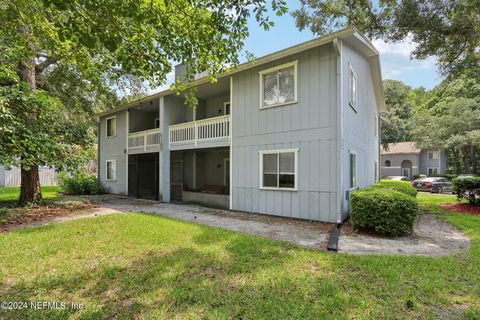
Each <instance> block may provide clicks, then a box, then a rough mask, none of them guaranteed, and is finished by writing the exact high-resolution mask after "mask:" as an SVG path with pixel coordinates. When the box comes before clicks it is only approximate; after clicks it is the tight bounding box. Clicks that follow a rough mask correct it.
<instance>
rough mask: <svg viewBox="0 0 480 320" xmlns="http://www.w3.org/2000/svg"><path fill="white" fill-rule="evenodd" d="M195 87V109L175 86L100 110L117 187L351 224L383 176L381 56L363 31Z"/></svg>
mask: <svg viewBox="0 0 480 320" xmlns="http://www.w3.org/2000/svg"><path fill="white" fill-rule="evenodd" d="M182 69H183V68H182V66H178V67H177V68H176V72H182ZM193 86H195V87H196V88H197V98H198V101H199V104H198V107H196V108H192V107H190V106H187V105H185V103H184V98H183V97H182V96H178V95H176V94H175V93H173V92H171V91H170V90H166V91H163V92H160V93H157V94H154V95H151V96H149V97H146V98H143V99H141V100H138V101H135V102H132V103H129V104H128V105H125V106H122V107H119V108H116V109H113V110H109V111H106V112H103V113H101V114H99V115H98V116H99V118H100V125H99V157H98V161H99V165H98V168H99V170H98V175H99V179H100V180H101V182H102V184H103V185H104V186H105V187H106V188H107V190H108V191H109V192H112V193H119V194H126V195H127V194H128V195H130V196H134V197H141V198H150V199H157V200H160V201H163V202H170V201H180V202H182V201H183V202H196V203H200V204H204V205H206V206H213V207H219V208H225V209H231V210H239V211H245V212H254V213H261V214H269V215H278V216H286V217H294V218H301V219H309V220H317V221H328V222H341V221H343V220H344V219H345V218H346V217H347V215H348V199H349V195H350V192H351V191H352V190H354V189H355V188H358V187H367V186H369V185H371V184H373V183H374V182H375V181H376V180H377V179H378V177H379V162H378V161H379V157H380V155H379V152H380V148H379V132H378V130H379V125H378V121H379V112H382V111H384V110H385V105H384V97H383V88H382V78H381V70H380V62H379V56H378V52H377V50H376V49H375V48H374V47H373V45H372V44H371V43H370V42H369V41H368V40H367V39H366V38H365V37H364V36H362V35H361V34H359V33H358V31H356V30H355V29H354V28H349V29H345V30H342V31H338V32H335V33H332V34H330V35H328V36H325V37H321V38H317V39H314V40H311V41H308V42H305V43H302V44H299V45H296V46H293V47H290V48H287V49H285V50H282V51H279V52H275V53H272V54H269V55H266V56H264V57H261V58H258V59H256V60H255V62H254V63H251V62H249V63H244V64H241V65H239V66H238V67H237V68H236V69H235V70H233V71H232V72H230V73H228V74H222V75H220V76H219V77H218V82H217V83H215V84H212V83H210V82H209V81H208V79H207V78H205V77H203V78H199V79H198V80H196V81H195V82H194V83H193Z"/></svg>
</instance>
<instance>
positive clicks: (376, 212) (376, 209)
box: [350, 187, 418, 235]
mask: <svg viewBox="0 0 480 320" xmlns="http://www.w3.org/2000/svg"><path fill="white" fill-rule="evenodd" d="M417 213H418V204H417V200H416V199H415V198H414V197H412V196H410V195H407V194H404V193H402V192H399V191H395V190H387V189H383V188H378V187H376V188H370V189H360V190H357V191H354V192H353V193H352V194H351V196H350V221H351V223H352V226H353V228H354V229H357V230H358V229H365V230H370V231H374V232H376V233H380V234H386V235H403V234H409V233H411V232H412V230H413V224H414V223H415V219H416V218H417Z"/></svg>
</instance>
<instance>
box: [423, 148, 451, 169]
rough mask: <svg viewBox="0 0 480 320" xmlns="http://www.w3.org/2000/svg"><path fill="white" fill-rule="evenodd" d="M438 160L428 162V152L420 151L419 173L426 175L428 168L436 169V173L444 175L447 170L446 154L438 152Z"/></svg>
mask: <svg viewBox="0 0 480 320" xmlns="http://www.w3.org/2000/svg"><path fill="white" fill-rule="evenodd" d="M439 154H440V156H439V158H438V159H433V160H429V159H428V158H427V155H428V151H427V150H422V152H420V156H419V157H420V173H422V174H428V168H438V173H445V171H446V169H447V154H446V153H445V151H440V152H439Z"/></svg>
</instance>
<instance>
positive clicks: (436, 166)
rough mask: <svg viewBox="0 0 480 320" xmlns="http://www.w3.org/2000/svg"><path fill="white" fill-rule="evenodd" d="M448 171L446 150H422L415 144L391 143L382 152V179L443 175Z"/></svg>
mask: <svg viewBox="0 0 480 320" xmlns="http://www.w3.org/2000/svg"><path fill="white" fill-rule="evenodd" d="M446 170H447V153H446V152H445V150H422V149H419V148H417V146H416V145H415V143H414V142H398V143H390V144H389V145H388V148H387V149H386V150H384V149H382V151H381V173H382V177H388V176H405V177H409V178H413V176H415V175H419V174H424V175H427V176H430V175H435V174H443V173H445V171H446Z"/></svg>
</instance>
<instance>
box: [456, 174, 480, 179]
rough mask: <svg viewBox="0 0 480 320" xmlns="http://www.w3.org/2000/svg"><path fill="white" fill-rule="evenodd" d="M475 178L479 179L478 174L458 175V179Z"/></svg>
mask: <svg viewBox="0 0 480 320" xmlns="http://www.w3.org/2000/svg"><path fill="white" fill-rule="evenodd" d="M473 177H478V174H476V173H462V174H460V175H458V177H457V178H473Z"/></svg>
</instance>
